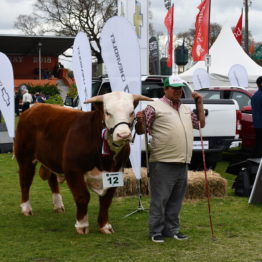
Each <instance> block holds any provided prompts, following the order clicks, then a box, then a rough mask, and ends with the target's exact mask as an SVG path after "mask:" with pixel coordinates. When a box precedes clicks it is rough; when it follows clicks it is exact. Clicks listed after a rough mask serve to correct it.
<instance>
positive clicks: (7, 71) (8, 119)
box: [0, 52, 15, 137]
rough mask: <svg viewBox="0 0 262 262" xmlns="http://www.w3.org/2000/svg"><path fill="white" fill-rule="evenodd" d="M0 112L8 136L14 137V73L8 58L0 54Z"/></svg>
mask: <svg viewBox="0 0 262 262" xmlns="http://www.w3.org/2000/svg"><path fill="white" fill-rule="evenodd" d="M0 68H1V70H0V111H1V112H2V114H3V117H4V120H5V123H6V127H7V130H8V135H9V136H10V137H14V136H15V105H14V96H15V94H14V73H13V67H12V64H11V62H10V60H9V58H8V57H7V56H6V55H5V54H3V53H1V52H0Z"/></svg>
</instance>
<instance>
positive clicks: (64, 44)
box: [0, 35, 75, 56]
mask: <svg viewBox="0 0 262 262" xmlns="http://www.w3.org/2000/svg"><path fill="white" fill-rule="evenodd" d="M74 39H75V38H74V37H60V36H21V35H0V52H3V53H5V54H6V55H38V51H39V47H41V54H42V56H59V55H61V54H62V53H63V52H65V51H66V50H67V49H69V48H70V47H72V45H73V43H74ZM39 43H40V44H39Z"/></svg>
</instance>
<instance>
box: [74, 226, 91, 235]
mask: <svg viewBox="0 0 262 262" xmlns="http://www.w3.org/2000/svg"><path fill="white" fill-rule="evenodd" d="M76 232H77V233H78V234H80V235H86V234H88V233H89V228H88V227H76Z"/></svg>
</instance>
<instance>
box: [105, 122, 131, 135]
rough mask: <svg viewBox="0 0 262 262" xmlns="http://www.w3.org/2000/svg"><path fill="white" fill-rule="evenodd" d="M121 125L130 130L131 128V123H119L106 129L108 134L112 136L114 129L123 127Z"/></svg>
mask: <svg viewBox="0 0 262 262" xmlns="http://www.w3.org/2000/svg"><path fill="white" fill-rule="evenodd" d="M123 124H125V125H127V126H128V127H129V128H131V127H132V126H133V123H132V124H130V123H127V122H119V123H117V124H116V125H115V126H114V127H112V128H110V129H108V132H109V134H111V135H112V134H113V133H114V131H115V129H116V128H117V127H118V126H119V125H123Z"/></svg>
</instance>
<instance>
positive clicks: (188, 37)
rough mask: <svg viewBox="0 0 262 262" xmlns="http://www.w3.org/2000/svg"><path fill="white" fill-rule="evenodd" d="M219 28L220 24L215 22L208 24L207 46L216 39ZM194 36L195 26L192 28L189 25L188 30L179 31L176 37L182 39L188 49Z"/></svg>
mask: <svg viewBox="0 0 262 262" xmlns="http://www.w3.org/2000/svg"><path fill="white" fill-rule="evenodd" d="M220 30H221V26H220V25H219V24H217V23H211V24H210V33H209V46H212V44H213V43H214V42H215V41H216V38H217V36H218V35H219V33H220ZM194 37H195V27H193V28H192V27H191V28H190V29H189V30H188V31H186V32H182V33H179V34H178V35H177V38H182V39H184V43H185V46H186V47H187V48H188V50H190V51H191V49H192V46H193V43H194Z"/></svg>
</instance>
